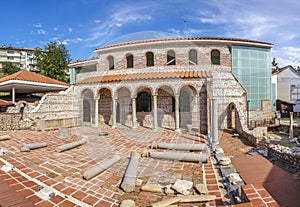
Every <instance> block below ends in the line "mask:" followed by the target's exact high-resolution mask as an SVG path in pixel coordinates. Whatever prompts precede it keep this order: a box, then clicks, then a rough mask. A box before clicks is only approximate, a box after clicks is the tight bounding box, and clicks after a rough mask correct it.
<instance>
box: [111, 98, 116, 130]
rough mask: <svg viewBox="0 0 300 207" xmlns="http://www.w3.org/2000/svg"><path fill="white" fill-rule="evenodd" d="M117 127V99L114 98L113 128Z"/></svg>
mask: <svg viewBox="0 0 300 207" xmlns="http://www.w3.org/2000/svg"><path fill="white" fill-rule="evenodd" d="M116 127H117V99H116V98H114V97H113V98H112V128H113V129H115V128H116Z"/></svg>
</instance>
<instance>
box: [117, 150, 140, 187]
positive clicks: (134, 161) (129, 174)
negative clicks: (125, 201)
mask: <svg viewBox="0 0 300 207" xmlns="http://www.w3.org/2000/svg"><path fill="white" fill-rule="evenodd" d="M139 158H140V154H139V153H136V152H133V153H131V156H130V160H129V163H128V166H127V169H126V171H125V175H124V177H123V182H122V184H121V188H122V189H123V190H124V191H125V192H126V193H130V192H133V191H134V190H135V183H136V178H137V170H138V165H139Z"/></svg>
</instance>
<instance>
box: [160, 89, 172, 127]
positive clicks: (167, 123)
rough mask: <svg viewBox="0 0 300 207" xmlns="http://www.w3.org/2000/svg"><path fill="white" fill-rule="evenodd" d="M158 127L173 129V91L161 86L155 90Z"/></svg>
mask: <svg viewBox="0 0 300 207" xmlns="http://www.w3.org/2000/svg"><path fill="white" fill-rule="evenodd" d="M157 109H158V126H160V127H164V128H169V129H175V98H174V92H173V89H172V88H171V87H169V86H162V87H160V88H159V89H158V90H157Z"/></svg>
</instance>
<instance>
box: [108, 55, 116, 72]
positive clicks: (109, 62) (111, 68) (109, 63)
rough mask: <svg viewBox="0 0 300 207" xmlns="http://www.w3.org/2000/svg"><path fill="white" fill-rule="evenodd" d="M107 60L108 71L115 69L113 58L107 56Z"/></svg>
mask: <svg viewBox="0 0 300 207" xmlns="http://www.w3.org/2000/svg"><path fill="white" fill-rule="evenodd" d="M107 60H108V69H109V70H113V69H115V62H114V57H113V56H108V57H107Z"/></svg>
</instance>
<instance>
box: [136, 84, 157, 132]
mask: <svg viewBox="0 0 300 207" xmlns="http://www.w3.org/2000/svg"><path fill="white" fill-rule="evenodd" d="M136 112H137V113H136V114H137V120H138V122H139V124H140V126H144V127H147V128H152V127H153V116H152V113H151V112H152V98H151V90H150V89H149V88H142V89H140V90H139V91H138V93H137V97H136Z"/></svg>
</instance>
